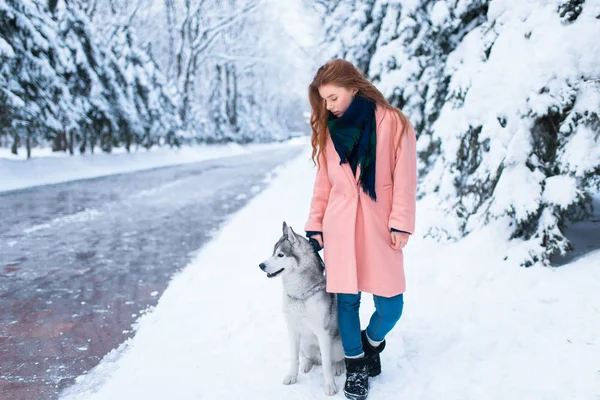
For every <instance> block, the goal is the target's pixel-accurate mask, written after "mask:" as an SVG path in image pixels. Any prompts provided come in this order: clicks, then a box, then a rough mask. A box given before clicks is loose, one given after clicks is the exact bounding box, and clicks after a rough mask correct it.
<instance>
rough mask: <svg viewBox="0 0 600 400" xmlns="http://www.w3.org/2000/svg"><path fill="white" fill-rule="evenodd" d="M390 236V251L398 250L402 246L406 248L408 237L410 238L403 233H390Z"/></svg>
mask: <svg viewBox="0 0 600 400" xmlns="http://www.w3.org/2000/svg"><path fill="white" fill-rule="evenodd" d="M390 235H391V239H392V244H391V246H392V249H394V250H400V249H401V248H403V247H404V246H406V243H408V237H409V236H410V235H409V234H408V233H405V232H394V231H392V232H390Z"/></svg>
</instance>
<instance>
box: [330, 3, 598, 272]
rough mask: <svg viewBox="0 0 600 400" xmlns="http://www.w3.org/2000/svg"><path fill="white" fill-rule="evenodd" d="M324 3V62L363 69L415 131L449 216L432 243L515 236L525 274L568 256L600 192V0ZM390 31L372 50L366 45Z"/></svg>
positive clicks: (428, 176) (427, 192) (428, 187)
mask: <svg viewBox="0 0 600 400" xmlns="http://www.w3.org/2000/svg"><path fill="white" fill-rule="evenodd" d="M322 3H325V6H326V7H330V8H332V9H333V10H334V12H333V13H332V14H331V15H330V16H326V17H325V24H326V31H327V32H330V36H329V38H328V40H327V41H326V43H325V46H324V51H327V50H331V53H330V54H331V55H332V57H335V56H338V57H344V58H347V59H349V60H350V61H353V62H355V63H356V64H357V65H359V66H362V68H363V69H364V70H365V71H367V73H368V74H369V77H370V78H371V79H372V80H373V81H374V82H375V83H376V84H377V86H378V87H379V88H380V89H381V90H382V91H383V92H384V94H385V95H386V96H387V97H388V98H389V99H390V100H391V101H392V102H393V103H394V104H395V105H397V106H400V107H401V108H402V109H403V110H404V112H405V113H406V114H407V115H408V116H409V119H410V120H411V121H413V123H414V124H415V127H416V130H417V134H418V136H419V138H418V150H419V152H420V160H421V164H420V169H421V172H422V174H421V184H420V185H419V186H420V187H419V190H420V196H430V198H431V199H432V201H434V202H435V203H437V204H438V207H439V208H440V211H441V212H440V214H439V215H440V219H439V220H437V221H436V224H435V226H432V227H431V229H430V234H432V235H435V236H437V237H445V238H449V239H456V238H460V237H462V236H464V235H466V234H468V233H470V232H473V231H476V230H477V229H479V228H481V227H482V226H484V225H489V224H492V225H495V226H501V227H502V229H501V230H500V231H499V232H501V233H502V235H503V236H502V235H501V236H499V239H501V238H504V239H512V241H511V247H510V249H509V250H507V258H510V259H511V260H516V261H517V262H519V263H520V264H521V265H524V266H529V265H533V264H542V265H550V257H551V255H552V254H556V253H564V252H565V251H567V250H568V249H569V243H568V240H567V239H566V238H565V236H564V233H563V232H564V227H565V225H566V224H567V223H568V222H571V221H575V220H578V219H581V218H584V217H585V216H586V215H587V212H588V211H589V204H590V202H589V200H590V196H591V194H592V193H593V192H595V191H597V190H598V186H599V178H598V176H599V172H600V170H599V168H600V143H599V141H600V139H599V132H600V131H599V123H598V110H599V109H600V94H599V93H600V92H599V84H598V83H599V82H598V77H599V76H600V64H598V63H597V62H595V61H594V56H593V55H594V54H598V52H599V50H600V48H599V44H598V43H597V42H598V41H597V40H595V37H596V35H595V34H594V32H597V29H598V21H597V9H598V1H594V2H585V3H584V2H582V1H564V0H563V1H561V0H554V1H549V2H544V3H543V4H542V3H537V2H518V3H514V4H512V3H511V4H510V5H509V4H507V3H506V2H504V1H501V0H491V1H477V0H458V1H456V0H447V1H444V0H440V1H428V0H422V1H413V2H399V1H385V0H381V1H369V0H364V1H358V0H357V1H343V2H342V1H330V2H322ZM336 10H346V12H345V13H344V12H342V11H337V12H336ZM365 10H367V11H366V12H365ZM357 15H358V17H357ZM378 20H379V21H378ZM378 25H379V26H380V30H379V32H377V34H376V37H377V42H376V43H375V45H374V47H375V49H374V50H369V49H370V47H368V46H366V42H365V41H364V40H360V38H361V34H362V33H363V32H372V29H373V27H374V26H378ZM344 32H346V33H344ZM347 32H351V33H350V34H348V33H347ZM331 33H335V34H333V35H331ZM356 38H358V39H356ZM573 43H577V46H573ZM368 54H372V56H371V57H370V58H368V60H367V61H365V60H366V58H367V57H366V55H368Z"/></svg>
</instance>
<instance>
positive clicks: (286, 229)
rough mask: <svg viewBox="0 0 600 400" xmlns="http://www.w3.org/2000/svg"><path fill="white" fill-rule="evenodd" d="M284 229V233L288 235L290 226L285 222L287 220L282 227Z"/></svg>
mask: <svg viewBox="0 0 600 400" xmlns="http://www.w3.org/2000/svg"><path fill="white" fill-rule="evenodd" d="M282 230H283V234H284V235H286V236H287V231H288V226H287V224H286V223H285V221H283V227H282Z"/></svg>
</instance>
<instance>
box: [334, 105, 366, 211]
mask: <svg viewBox="0 0 600 400" xmlns="http://www.w3.org/2000/svg"><path fill="white" fill-rule="evenodd" d="M375 108H376V104H375V103H374V102H372V101H371V100H369V99H367V98H365V97H361V96H356V97H354V100H352V103H351V104H350V106H349V107H348V109H347V110H346V112H344V114H342V116H341V117H339V118H338V117H336V116H335V115H334V114H333V113H331V112H330V113H329V118H328V120H327V126H328V127H329V134H330V135H331V140H332V141H333V145H334V147H335V151H336V152H337V153H338V154H339V156H340V165H341V164H343V163H345V162H349V163H350V166H351V167H352V170H353V171H354V174H356V166H357V164H360V177H359V182H360V184H361V187H362V189H363V191H364V192H365V193H367V194H368V195H369V196H370V197H371V198H372V199H373V200H374V201H375V200H377V196H376V194H375V153H376V146H375V145H376V139H377V135H376V131H375V128H376V123H375Z"/></svg>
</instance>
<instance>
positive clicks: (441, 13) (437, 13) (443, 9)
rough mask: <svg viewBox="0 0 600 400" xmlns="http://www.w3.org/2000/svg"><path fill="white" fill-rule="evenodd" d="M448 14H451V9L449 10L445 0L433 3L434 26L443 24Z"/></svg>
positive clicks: (432, 19) (432, 20) (432, 18)
mask: <svg viewBox="0 0 600 400" xmlns="http://www.w3.org/2000/svg"><path fill="white" fill-rule="evenodd" d="M448 16H450V10H448V6H447V5H446V2H445V1H444V0H440V1H438V2H436V3H435V4H434V5H433V8H432V10H431V23H432V24H433V25H434V26H437V25H442V24H443V23H444V22H445V21H446V18H448Z"/></svg>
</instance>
